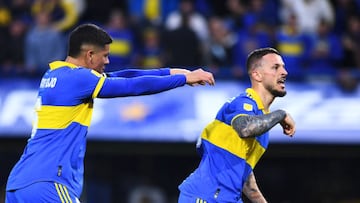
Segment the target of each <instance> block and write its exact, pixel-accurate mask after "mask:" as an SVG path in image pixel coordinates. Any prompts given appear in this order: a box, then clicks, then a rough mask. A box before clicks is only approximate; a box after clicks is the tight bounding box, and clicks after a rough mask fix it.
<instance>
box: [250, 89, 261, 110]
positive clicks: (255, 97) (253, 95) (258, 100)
mask: <svg viewBox="0 0 360 203" xmlns="http://www.w3.org/2000/svg"><path fill="white" fill-rule="evenodd" d="M246 94H247V95H248V96H249V97H250V98H252V99H253V100H254V101H255V102H256V105H257V106H258V108H259V109H261V110H262V111H264V112H265V107H264V104H263V103H262V101H261V98H260V96H259V95H258V93H256V92H255V90H254V89H252V88H247V89H246Z"/></svg>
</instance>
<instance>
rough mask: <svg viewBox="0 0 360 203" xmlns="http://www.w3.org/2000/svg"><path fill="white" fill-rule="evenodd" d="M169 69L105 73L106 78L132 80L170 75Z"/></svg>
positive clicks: (125, 70)
mask: <svg viewBox="0 0 360 203" xmlns="http://www.w3.org/2000/svg"><path fill="white" fill-rule="evenodd" d="M170 74H171V69H170V68H159V69H146V70H144V69H124V70H119V71H114V72H109V73H106V76H107V77H124V78H133V77H139V76H145V75H153V76H163V75H170Z"/></svg>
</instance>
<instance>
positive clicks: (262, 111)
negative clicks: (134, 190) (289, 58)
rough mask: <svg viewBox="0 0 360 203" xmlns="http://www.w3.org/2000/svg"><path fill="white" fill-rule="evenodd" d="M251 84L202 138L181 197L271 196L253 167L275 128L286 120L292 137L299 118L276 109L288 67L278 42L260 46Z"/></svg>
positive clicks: (187, 201)
mask: <svg viewBox="0 0 360 203" xmlns="http://www.w3.org/2000/svg"><path fill="white" fill-rule="evenodd" d="M247 71H248V74H249V76H250V81H251V88H248V89H246V92H245V93H242V94H240V95H238V96H237V97H235V98H232V99H230V100H229V101H228V102H226V103H225V104H224V105H223V106H222V107H221V108H220V110H219V111H218V113H217V115H216V118H215V119H214V121H212V122H211V123H210V124H208V125H207V126H206V127H205V129H204V130H203V132H202V135H201V137H200V138H201V139H199V142H198V143H197V150H198V152H199V154H200V155H201V162H200V164H199V166H198V168H197V169H196V170H195V171H194V172H193V173H192V174H191V175H190V176H189V177H187V178H186V179H185V180H184V181H183V182H182V183H181V184H180V186H179V190H180V195H179V203H199V202H201V203H214V202H217V203H224V202H227V203H229V202H237V203H239V202H240V203H241V202H242V199H241V196H242V193H244V194H245V195H246V196H247V197H248V199H249V200H251V202H260V203H263V202H266V199H265V198H264V196H263V195H262V193H261V192H260V190H259V188H258V186H257V183H256V180H255V176H254V173H253V169H254V167H255V165H256V163H257V162H258V161H259V159H260V157H261V156H262V155H263V154H264V152H265V150H266V148H267V147H268V144H269V132H268V131H269V130H270V129H271V128H272V127H274V126H275V125H276V124H280V125H281V126H282V128H283V132H284V134H285V135H287V136H290V137H292V136H293V135H294V133H295V122H294V120H293V119H292V118H291V116H290V115H289V114H288V113H286V112H285V111H284V110H276V111H273V112H271V113H270V111H269V108H270V105H271V103H272V102H273V101H274V99H275V97H283V96H285V94H286V90H285V80H286V76H287V74H288V73H287V71H286V70H285V65H284V62H283V60H282V58H281V56H280V54H279V52H278V51H277V50H275V49H273V48H261V49H257V50H254V51H253V52H252V53H250V55H249V56H248V59H247Z"/></svg>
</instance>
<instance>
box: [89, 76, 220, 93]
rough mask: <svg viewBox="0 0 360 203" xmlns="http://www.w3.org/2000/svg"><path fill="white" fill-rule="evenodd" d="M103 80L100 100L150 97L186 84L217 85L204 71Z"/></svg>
mask: <svg viewBox="0 0 360 203" xmlns="http://www.w3.org/2000/svg"><path fill="white" fill-rule="evenodd" d="M103 80H104V82H103V85H102V87H101V89H100V91H99V94H98V95H96V97H98V98H114V97H124V96H136V95H148V94H155V93H159V92H163V91H167V90H170V89H174V88H177V87H180V86H183V85H185V84H188V85H194V84H209V85H214V83H215V80H214V77H213V75H212V74H211V73H209V72H206V71H203V70H202V69H198V70H195V71H190V72H188V73H186V74H174V75H166V76H141V77H132V78H123V77H113V78H111V77H110V78H104V79H103Z"/></svg>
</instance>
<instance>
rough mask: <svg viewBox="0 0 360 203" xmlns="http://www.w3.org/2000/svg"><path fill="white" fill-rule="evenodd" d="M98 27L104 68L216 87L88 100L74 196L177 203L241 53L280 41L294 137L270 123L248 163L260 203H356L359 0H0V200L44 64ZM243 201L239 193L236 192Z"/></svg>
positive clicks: (235, 77) (236, 78)
mask: <svg viewBox="0 0 360 203" xmlns="http://www.w3.org/2000/svg"><path fill="white" fill-rule="evenodd" d="M81 23H95V24H97V25H98V26H100V27H102V28H104V29H105V30H106V31H107V32H108V33H109V34H110V35H111V36H112V38H113V40H114V42H113V43H112V44H111V46H110V52H111V53H110V64H109V66H108V67H106V70H107V71H116V70H121V69H123V68H129V67H137V68H143V69H149V68H157V67H186V68H189V69H196V68H199V67H201V68H204V69H206V70H209V71H211V72H212V73H213V74H214V76H215V78H216V79H217V84H216V86H215V87H196V88H191V87H182V88H178V89H175V90H171V91H168V92H164V93H161V94H158V95H152V96H141V97H132V98H118V99H108V100H101V99H97V100H96V101H95V110H94V116H93V120H92V126H91V127H90V129H89V135H88V148H87V155H86V159H85V176H86V177H85V188H84V193H83V196H82V198H81V200H82V202H86V203H93V202H104V203H112V202H114V203H118V202H128V203H163V202H172V203H175V202H177V195H178V190H177V186H178V185H179V184H180V183H181V182H182V180H183V179H185V178H186V177H187V176H188V175H189V174H190V173H191V172H192V171H193V170H194V169H195V167H196V166H197V164H198V162H199V160H200V158H199V157H198V156H197V154H196V150H195V143H196V139H197V137H198V136H199V135H200V133H201V131H202V129H203V127H204V126H205V125H206V123H208V122H210V121H211V120H212V119H213V118H214V116H215V114H216V112H217V110H218V109H219V108H220V106H221V105H222V103H223V102H225V101H226V100H227V99H229V98H231V97H233V96H236V95H237V94H239V93H240V92H242V91H244V90H245V88H247V87H249V85H250V84H249V81H248V78H247V75H246V70H245V61H246V57H247V54H249V52H250V51H252V50H254V49H256V48H260V47H268V46H270V47H274V48H276V49H278V50H279V51H280V52H281V54H282V56H283V59H284V61H285V64H286V68H287V70H288V72H289V76H288V79H287V90H288V95H287V96H286V97H284V98H278V99H277V100H276V101H275V102H274V104H273V106H272V109H278V108H283V109H285V110H287V111H288V112H290V114H292V116H293V117H294V119H295V121H296V123H297V134H296V136H295V137H294V138H288V137H286V136H284V135H282V132H281V129H280V128H279V127H278V126H276V127H275V128H274V129H272V131H271V133H270V135H271V140H270V141H271V144H270V147H269V149H268V151H267V153H265V155H264V157H263V158H262V159H261V161H260V162H259V164H258V165H257V167H256V168H255V170H254V171H255V174H256V176H257V180H258V184H259V186H260V188H261V190H262V191H263V193H264V195H265V197H267V199H268V201H269V202H279V203H293V202H294V203H297V202H314V203H358V202H360V191H359V187H360V184H359V183H360V173H359V171H360V125H359V124H360V105H359V103H360V100H359V99H360V89H359V80H360V1H359V0H292V1H291V0H252V1H245V0H120V1H119V0H102V1H95V0H0V189H1V191H0V202H2V201H3V200H4V189H5V185H6V180H7V176H8V174H9V172H10V170H11V168H12V167H13V165H14V164H15V162H16V161H17V160H18V159H19V157H20V155H21V153H22V151H23V149H24V146H25V145H26V142H27V139H28V138H29V136H30V132H31V123H32V118H33V106H34V103H35V100H36V94H37V87H38V86H39V80H40V78H41V76H42V74H43V73H44V72H45V71H46V69H47V63H49V62H50V61H53V60H63V59H64V58H65V56H66V50H67V44H66V43H67V42H66V39H67V37H68V34H69V32H70V31H71V30H72V29H73V28H74V27H75V26H77V25H79V24H81ZM245 202H246V200H245Z"/></svg>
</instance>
